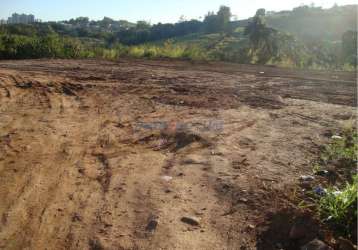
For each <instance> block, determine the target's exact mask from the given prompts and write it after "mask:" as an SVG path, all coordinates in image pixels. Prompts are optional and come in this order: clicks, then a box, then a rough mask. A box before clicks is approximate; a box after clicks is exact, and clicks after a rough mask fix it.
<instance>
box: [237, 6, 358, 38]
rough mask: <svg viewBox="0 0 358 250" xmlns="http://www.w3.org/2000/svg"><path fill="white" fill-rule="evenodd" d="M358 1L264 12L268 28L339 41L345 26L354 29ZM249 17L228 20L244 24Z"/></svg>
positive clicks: (240, 25)
mask: <svg viewBox="0 0 358 250" xmlns="http://www.w3.org/2000/svg"><path fill="white" fill-rule="evenodd" d="M357 9H358V5H344V6H334V7H332V8H330V9H322V8H320V7H310V6H301V7H297V8H294V9H293V10H291V11H280V12H267V15H266V22H267V24H268V25H269V26H271V27H272V28H275V29H277V30H280V31H285V32H288V33H290V34H292V35H295V36H296V37H298V38H300V39H302V40H305V41H310V40H326V41H340V40H341V39H342V35H343V33H344V32H346V31H347V30H357V14H358V12H357ZM249 21H250V19H247V20H240V21H235V22H232V25H233V26H234V27H245V26H246V25H247V23H248V22H249Z"/></svg>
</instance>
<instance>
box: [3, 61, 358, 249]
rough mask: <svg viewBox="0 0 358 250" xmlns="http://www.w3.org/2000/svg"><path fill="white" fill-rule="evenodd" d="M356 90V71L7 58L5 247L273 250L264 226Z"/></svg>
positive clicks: (341, 119)
mask: <svg viewBox="0 0 358 250" xmlns="http://www.w3.org/2000/svg"><path fill="white" fill-rule="evenodd" d="M356 93H357V89H356V83H355V75H354V74H353V73H345V72H340V73H337V72H309V71H297V70H289V69H279V68H274V67H258V66H250V65H246V66H245V65H234V64H223V63H210V64H209V63H205V64H204V63H190V62H175V61H159V60H158V61H145V60H123V61H119V62H108V61H94V60H78V61H76V60H28V61H26V60H25V61H0V249H93V250H94V249H199V250H200V249H265V246H260V245H258V241H259V240H260V239H258V238H257V234H256V229H257V225H258V221H260V218H263V216H264V214H265V213H267V212H268V211H273V210H275V209H276V207H278V206H280V204H279V203H280V199H279V195H277V194H279V193H280V192H281V193H285V192H286V188H285V187H286V185H287V184H290V183H292V182H295V181H296V180H297V177H298V176H299V175H301V174H306V173H309V172H310V171H311V169H312V165H311V162H312V160H313V159H315V157H317V152H318V151H319V146H320V145H321V144H322V143H324V142H326V141H327V140H328V136H327V135H329V132H330V131H335V130H336V129H338V128H339V127H340V126H342V125H344V123H346V122H348V121H349V120H351V119H355V116H356V108H355V106H356V102H357V95H356ZM267 249H268V248H267Z"/></svg>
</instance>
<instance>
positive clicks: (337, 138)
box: [332, 135, 343, 140]
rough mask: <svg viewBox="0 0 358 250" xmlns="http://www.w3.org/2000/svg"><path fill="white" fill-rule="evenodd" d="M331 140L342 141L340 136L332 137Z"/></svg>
mask: <svg viewBox="0 0 358 250" xmlns="http://www.w3.org/2000/svg"><path fill="white" fill-rule="evenodd" d="M332 139H333V140H342V139H343V137H342V136H339V135H334V136H332Z"/></svg>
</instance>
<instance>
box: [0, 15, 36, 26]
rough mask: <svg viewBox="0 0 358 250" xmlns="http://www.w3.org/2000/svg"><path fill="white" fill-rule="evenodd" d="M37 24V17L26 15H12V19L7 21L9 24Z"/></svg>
mask: <svg viewBox="0 0 358 250" xmlns="http://www.w3.org/2000/svg"><path fill="white" fill-rule="evenodd" d="M34 22H35V16H34V15H31V14H30V15H26V14H17V13H14V14H12V16H11V17H9V18H8V19H7V23H9V24H12V23H25V24H26V23H34Z"/></svg>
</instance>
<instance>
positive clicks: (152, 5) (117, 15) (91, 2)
mask: <svg viewBox="0 0 358 250" xmlns="http://www.w3.org/2000/svg"><path fill="white" fill-rule="evenodd" d="M310 3H314V4H315V5H316V6H323V7H331V6H333V4H334V3H337V4H338V5H343V4H354V3H356V0H308V1H306V0H274V1H268V0H53V1H50V0H0V19H1V18H4V19H6V18H7V17H8V16H10V15H11V14H12V13H13V12H18V13H26V14H29V13H32V14H34V15H35V16H36V18H40V19H42V20H44V21H49V20H51V21H58V20H66V19H70V18H73V17H78V16H88V17H90V19H95V20H98V19H102V18H103V17H104V16H108V17H111V18H113V19H116V20H118V19H126V20H129V21H133V22H134V21H137V20H146V21H150V22H151V23H157V22H163V23H165V22H176V21H177V20H178V19H179V17H180V16H181V15H184V16H185V17H186V18H187V19H191V18H199V17H203V16H204V15H205V14H206V13H207V12H208V11H212V10H215V11H216V10H217V9H218V8H219V6H220V5H227V6H229V7H231V9H232V12H233V14H234V15H237V17H238V19H244V18H247V17H250V16H252V15H254V13H255V11H256V9H258V8H266V9H267V10H286V9H292V8H293V7H297V6H299V5H301V4H310Z"/></svg>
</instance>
